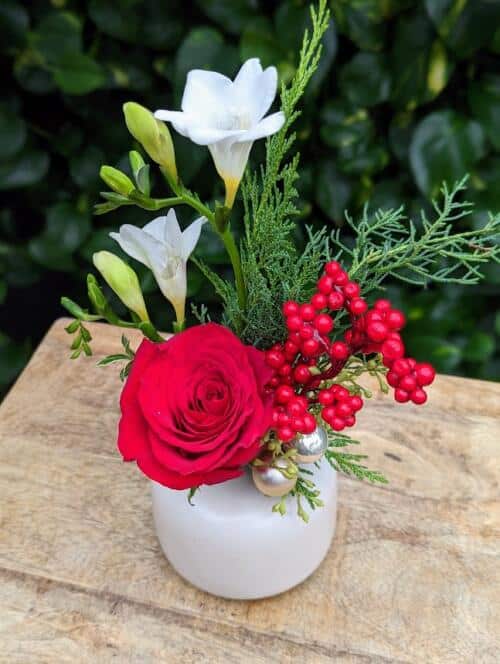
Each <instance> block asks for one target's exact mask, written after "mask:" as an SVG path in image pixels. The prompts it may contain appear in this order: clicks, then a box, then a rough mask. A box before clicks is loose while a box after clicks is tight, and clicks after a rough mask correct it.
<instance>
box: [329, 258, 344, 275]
mask: <svg viewBox="0 0 500 664" xmlns="http://www.w3.org/2000/svg"><path fill="white" fill-rule="evenodd" d="M341 269H342V268H341V266H340V263H337V261H330V262H329V263H327V264H326V265H325V272H326V273H327V275H328V276H329V277H335V275H337V274H338V273H339V272H340V271H341Z"/></svg>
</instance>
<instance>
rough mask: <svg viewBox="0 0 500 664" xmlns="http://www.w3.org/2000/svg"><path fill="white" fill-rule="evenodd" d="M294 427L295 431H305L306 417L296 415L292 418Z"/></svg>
mask: <svg viewBox="0 0 500 664" xmlns="http://www.w3.org/2000/svg"><path fill="white" fill-rule="evenodd" d="M292 428H293V429H295V431H300V432H301V433H302V432H303V429H304V418H303V417H294V418H293V420H292Z"/></svg>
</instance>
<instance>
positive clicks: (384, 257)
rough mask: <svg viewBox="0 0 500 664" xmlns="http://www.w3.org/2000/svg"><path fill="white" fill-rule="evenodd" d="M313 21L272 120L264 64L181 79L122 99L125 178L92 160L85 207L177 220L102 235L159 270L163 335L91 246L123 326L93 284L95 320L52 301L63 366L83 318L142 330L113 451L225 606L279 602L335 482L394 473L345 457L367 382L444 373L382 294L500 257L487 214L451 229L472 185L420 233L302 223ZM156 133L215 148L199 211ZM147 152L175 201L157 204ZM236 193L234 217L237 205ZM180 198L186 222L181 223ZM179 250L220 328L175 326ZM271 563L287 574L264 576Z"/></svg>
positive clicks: (316, 551)
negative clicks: (221, 266) (257, 144)
mask: <svg viewBox="0 0 500 664" xmlns="http://www.w3.org/2000/svg"><path fill="white" fill-rule="evenodd" d="M311 21H312V23H311V29H310V31H309V32H306V34H305V35H304V40H303V46H302V50H301V53H300V58H299V64H298V67H297V70H296V72H295V75H294V77H293V79H292V80H291V82H290V83H289V84H288V85H282V86H281V95H280V97H281V110H279V111H277V112H273V113H271V114H268V112H269V110H270V108H271V106H272V104H273V101H274V99H275V96H276V92H277V85H278V81H277V71H276V69H275V68H274V67H268V68H267V69H262V67H261V65H260V62H259V60H257V59H250V60H248V61H247V62H245V63H244V64H243V66H242V67H241V69H240V71H239V72H238V74H237V75H236V77H235V79H234V80H233V81H232V80H230V79H229V78H227V77H225V76H223V75H221V74H218V73H216V72H210V71H204V70H193V71H191V72H189V74H188V76H187V81H186V86H185V90H184V94H183V98H182V104H181V110H180V111H171V110H168V111H167V110H158V111H156V112H155V113H154V114H153V113H152V112H150V111H149V110H148V109H146V108H144V107H142V106H140V105H138V104H136V103H133V102H129V103H127V104H125V105H124V114H125V121H126V124H127V127H128V129H129V131H130V133H131V134H132V136H133V137H134V139H135V140H136V141H137V143H138V144H139V145H140V146H141V148H142V149H141V151H138V150H134V151H132V152H130V170H131V176H130V177H129V175H127V174H125V173H123V172H121V171H119V170H117V169H115V168H113V167H111V166H103V167H102V169H101V177H102V179H103V180H104V182H105V183H106V184H107V185H108V186H109V189H110V191H107V192H103V193H102V196H103V198H104V202H103V203H101V204H99V205H97V207H96V213H97V214H104V213H107V212H109V211H111V210H116V209H118V208H120V207H122V206H125V205H126V206H134V205H135V206H139V207H140V208H143V209H145V210H150V211H151V212H154V211H159V210H167V209H168V213H166V214H165V215H164V216H163V215H162V216H157V217H156V218H154V219H153V220H152V221H150V222H149V223H147V224H146V225H145V226H144V227H143V228H138V227H136V226H133V225H129V224H126V225H123V226H121V228H120V229H119V232H117V233H111V237H112V238H113V239H114V240H116V242H117V244H118V245H119V246H120V247H121V249H122V250H123V252H124V253H125V254H127V255H128V256H129V257H130V258H131V259H132V260H133V261H138V262H139V263H142V264H143V265H145V266H146V267H147V268H149V269H150V270H151V272H152V274H153V275H154V278H155V279H156V282H157V283H158V287H159V289H160V290H161V292H162V294H163V295H164V296H165V298H166V299H167V300H168V301H169V302H170V303H171V305H172V307H173V310H174V312H175V322H174V324H173V330H172V331H173V333H174V334H173V336H165V335H164V334H162V333H160V332H159V331H158V330H157V329H156V327H155V325H154V323H153V322H152V321H151V319H150V316H149V314H148V310H147V307H146V303H145V301H144V297H143V294H142V292H141V288H140V285H139V279H138V277H137V275H136V273H135V272H134V270H133V268H132V267H131V266H130V265H129V264H128V263H126V262H125V261H124V260H122V258H120V257H118V256H116V255H114V254H112V253H110V252H107V251H101V252H98V253H96V254H95V255H94V265H95V267H96V269H97V271H98V273H100V275H101V277H102V278H103V280H104V282H106V284H107V286H109V288H110V289H111V290H112V291H114V293H115V294H116V295H117V296H118V298H119V299H120V300H121V301H122V303H123V304H124V305H125V307H126V308H127V310H128V311H129V313H130V315H129V316H128V317H127V318H126V319H122V318H120V317H119V316H118V315H117V314H116V313H115V311H114V310H113V308H112V306H111V304H110V302H109V300H108V298H107V295H106V293H105V291H104V290H103V289H102V288H101V286H100V284H99V283H98V281H97V279H96V277H95V276H94V275H92V274H90V275H89V276H88V279H87V285H88V295H89V299H90V303H91V306H92V309H91V312H89V311H88V310H85V309H82V308H81V307H79V306H78V305H77V304H75V303H74V302H72V301H70V300H68V299H67V298H63V299H62V304H63V306H64V307H65V308H66V309H67V310H69V311H70V313H71V314H72V315H73V316H74V317H75V320H74V321H73V322H71V323H70V325H69V326H68V327H67V331H68V332H69V333H71V334H74V335H75V337H74V341H73V344H72V351H73V352H72V357H73V358H76V357H78V356H79V355H81V354H82V353H83V354H85V355H90V354H91V347H90V341H91V335H90V332H89V330H88V329H87V327H86V326H85V324H86V322H87V321H95V320H101V319H104V320H106V321H108V322H110V323H112V324H114V325H118V326H121V327H123V328H137V329H138V330H140V331H141V332H142V334H143V335H144V340H143V341H142V343H141V344H140V346H139V347H138V348H137V349H136V350H135V351H134V350H133V349H132V348H131V345H130V342H129V340H128V339H127V338H126V336H125V335H124V336H123V337H122V343H123V352H120V353H117V354H115V355H111V356H108V357H106V358H104V359H103V360H101V361H100V362H99V364H100V365H107V364H111V363H115V362H122V363H123V367H122V369H121V377H122V379H123V380H125V381H126V382H125V385H124V388H123V392H122V395H121V400H120V406H121V414H122V415H121V420H120V424H119V433H118V448H119V450H120V453H121V455H122V456H123V459H124V460H125V461H135V462H136V463H137V465H138V467H139V468H140V470H141V471H142V472H143V473H144V474H145V475H146V476H147V477H148V478H150V479H151V480H152V486H153V507H154V515H155V523H156V528H157V532H158V535H159V538H160V542H161V544H162V547H163V549H164V551H165V553H166V555H167V557H168V558H169V559H170V561H171V562H172V564H173V565H174V567H175V568H176V569H177V570H178V571H179V572H180V573H181V574H182V575H183V576H185V577H186V578H187V579H188V580H190V581H191V582H193V583H194V584H195V585H198V586H199V587H201V588H203V589H205V590H208V591H210V592H214V593H216V594H220V595H224V596H227V597H239V598H252V597H261V596H265V595H270V594H274V593H277V592H281V591H283V590H285V589H287V588H289V587H291V586H293V585H295V584H297V583H299V582H300V581H302V580H303V579H304V578H305V577H307V576H308V575H309V574H310V573H312V572H313V571H314V569H315V568H316V567H317V566H318V565H319V563H320V562H321V560H322V558H323V557H324V555H325V554H326V552H327V550H328V547H329V545H330V542H331V539H332V536H333V532H334V527H335V514H336V471H340V472H343V473H347V474H349V475H353V476H355V477H357V478H359V479H366V480H369V481H370V482H386V481H387V480H386V479H385V478H384V476H383V475H382V474H381V473H379V472H377V471H374V470H370V469H369V468H368V467H367V466H366V464H365V457H364V455H360V454H354V453H352V452H350V451H347V449H346V448H349V446H351V445H353V444H356V443H357V441H355V440H353V439H352V438H350V437H349V436H348V435H347V434H346V433H345V432H346V431H347V430H348V429H350V428H351V427H353V426H354V425H355V424H356V416H357V413H358V411H360V410H361V409H362V408H363V407H364V405H365V401H366V400H367V399H369V398H370V397H371V396H372V389H371V387H369V386H368V385H367V383H366V382H364V381H363V376H364V374H368V375H369V376H371V377H372V383H373V382H374V383H375V385H377V386H378V387H379V388H380V390H381V391H382V392H384V393H387V392H389V391H390V390H392V393H393V396H394V399H395V400H396V401H397V402H399V403H405V402H411V403H413V404H417V405H422V404H424V403H425V401H426V400H427V392H426V390H427V387H428V386H429V385H430V384H431V383H432V381H433V380H434V376H435V372H434V369H433V367H432V366H431V365H430V364H428V363H426V362H417V361H416V360H415V359H413V358H411V357H408V356H407V354H406V351H405V346H404V342H403V340H402V337H401V331H402V329H403V327H404V325H405V316H404V314H403V313H402V312H401V311H399V310H398V309H396V308H395V307H393V306H392V304H391V302H390V301H389V300H387V299H385V298H382V297H379V298H378V299H376V297H374V296H375V294H376V292H377V290H379V291H380V290H381V289H382V288H383V282H384V280H385V279H386V278H387V277H390V278H394V279H403V280H404V281H406V282H408V283H410V284H412V285H414V286H421V287H426V286H427V285H428V284H430V283H431V282H433V281H440V282H443V281H449V282H459V283H475V282H477V280H478V279H479V278H480V276H481V274H480V267H481V265H482V264H483V263H485V262H486V261H488V260H490V259H492V258H494V259H496V260H498V245H495V242H494V237H495V235H496V234H498V227H499V223H498V222H499V220H498V217H497V218H493V217H492V218H491V219H490V220H489V221H488V222H487V223H485V224H484V226H483V227H482V228H479V229H478V230H474V231H467V230H466V231H464V230H461V228H460V219H461V218H463V217H464V216H465V215H467V214H468V213H469V210H470V208H469V206H468V204H467V203H465V202H461V201H460V192H461V191H462V190H463V189H464V183H463V182H461V183H459V184H457V185H456V186H455V187H454V188H453V190H452V191H451V192H450V191H449V190H448V189H447V188H446V187H443V190H442V200H441V201H440V202H435V203H434V212H433V216H432V218H429V216H428V215H426V214H425V213H424V212H422V214H421V216H420V218H419V219H418V220H417V221H416V222H413V221H411V220H410V219H408V218H407V217H406V216H405V214H404V211H403V209H402V208H400V209H398V210H392V211H379V212H375V213H372V212H370V210H369V208H368V207H366V208H365V211H364V214H363V216H362V218H361V219H359V220H357V221H354V220H352V219H351V218H350V217H348V216H346V219H347V224H348V226H349V228H350V230H351V233H352V235H353V236H354V239H353V240H352V241H349V242H348V243H347V242H345V241H343V239H342V238H341V236H340V233H339V231H335V232H333V233H331V232H329V231H328V230H327V229H326V228H315V227H314V226H311V227H308V228H301V227H300V224H298V223H297V222H296V220H297V218H298V215H297V213H298V210H297V206H296V202H297V191H296V189H295V183H296V181H297V178H298V177H299V173H298V162H299V155H298V154H293V152H291V149H292V147H293V144H294V140H295V135H294V134H293V133H291V127H292V125H293V123H294V121H295V120H296V119H297V117H298V115H299V113H300V111H299V110H298V103H299V101H300V98H301V96H302V94H303V92H304V89H305V87H306V85H307V83H308V81H309V80H310V78H311V76H312V75H313V73H314V71H315V69H316V67H317V65H318V62H319V58H320V53H321V39H322V35H323V33H324V31H325V30H326V28H327V27H328V23H329V15H328V10H327V7H326V1H324V0H322V1H321V2H320V3H319V5H318V7H317V9H312V11H311ZM165 123H169V124H170V125H171V126H172V127H173V128H174V129H175V130H176V131H177V132H178V133H179V134H181V135H183V136H185V137H187V138H189V139H190V140H191V141H193V142H194V143H196V144H198V145H200V146H202V147H201V148H200V149H205V147H207V148H208V149H209V151H210V153H211V156H212V159H213V163H214V166H215V168H216V170H217V172H218V174H219V175H220V177H221V179H222V181H223V183H224V188H225V200H224V203H221V202H218V201H216V202H215V203H213V204H208V203H205V202H203V201H202V200H201V199H200V198H199V197H198V196H197V195H196V193H194V192H192V191H189V190H188V189H187V188H186V187H185V186H184V185H183V183H182V179H181V176H182V174H179V173H178V172H177V166H176V159H175V149H174V144H173V141H172V137H171V134H170V131H169V128H168V125H167V124H165ZM264 137H267V142H266V158H265V162H264V163H263V164H261V165H260V166H259V167H258V168H257V170H256V171H250V170H249V169H247V164H248V159H249V154H250V151H251V148H252V145H253V143H254V141H256V140H258V139H261V138H264ZM147 158H149V160H150V161H151V162H152V163H153V165H154V166H155V167H158V169H159V172H160V174H161V176H162V179H163V180H164V182H165V183H166V185H167V187H168V189H169V190H170V192H169V196H168V197H163V198H159V197H154V196H153V195H152V192H151V182H150V168H151V164H150V163H146V159H147ZM238 194H240V195H241V200H242V203H243V206H242V209H243V219H238V218H237V217H236V215H234V214H233V206H234V203H235V200H236V198H237V195H238ZM177 206H188V207H189V208H191V209H192V210H194V212H195V213H196V218H195V220H194V221H192V223H191V224H189V225H188V226H187V227H185V228H184V230H182V229H181V227H180V225H179V223H178V220H177V217H176V212H175V207H177ZM235 217H236V218H235ZM233 225H236V227H237V229H238V230H239V231H240V235H239V240H238V239H237V238H236V237H235V235H234V234H233ZM202 232H203V233H205V232H213V233H215V234H216V235H217V236H218V237H219V238H220V240H221V242H222V244H223V246H224V247H225V249H226V251H227V253H228V256H229V259H230V261H231V265H232V268H233V271H234V279H232V278H230V279H228V280H226V279H224V278H223V277H221V276H220V275H219V274H216V273H215V272H213V271H212V270H211V268H209V267H208V266H207V265H206V264H204V263H203V262H201V261H200V260H199V259H197V258H196V255H195V254H193V252H194V251H195V248H196V245H197V242H198V239H199V237H200V234H201V233H202ZM189 259H191V260H192V261H193V262H194V263H195V264H196V266H197V268H198V269H199V270H200V271H201V272H202V273H203V275H204V276H205V277H206V278H207V279H208V280H209V281H210V282H211V284H212V285H213V287H214V288H215V290H216V292H217V294H218V295H219V296H220V299H221V302H222V317H221V320H220V321H219V322H213V321H211V320H210V319H209V317H208V315H207V310H206V308H204V307H201V308H197V307H195V306H193V307H192V313H193V316H191V318H193V319H194V318H196V319H197V320H198V323H199V324H196V325H192V326H190V327H188V328H187V329H186V311H185V308H186V289H187V278H186V272H187V264H188V261H189ZM200 487H202V490H201V491H200V495H199V496H196V502H195V505H194V506H192V505H193V497H194V494H195V492H197V491H198V489H200ZM293 503H295V505H296V509H293V508H292V506H293ZM280 516H281V518H280ZM307 522H309V523H308V525H306V523H307ZM272 559H276V560H279V561H280V564H279V566H276V565H269V561H270V560H272ZM277 568H279V569H277Z"/></svg>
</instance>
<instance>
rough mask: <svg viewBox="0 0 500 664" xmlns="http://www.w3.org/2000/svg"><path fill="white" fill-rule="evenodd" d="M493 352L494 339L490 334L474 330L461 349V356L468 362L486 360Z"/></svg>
mask: <svg viewBox="0 0 500 664" xmlns="http://www.w3.org/2000/svg"><path fill="white" fill-rule="evenodd" d="M494 352H495V339H494V338H493V336H492V335H491V334H486V333H485V332H475V333H474V334H473V335H471V336H470V337H469V338H468V340H467V343H466V345H465V348H464V350H463V358H464V360H467V361H468V362H486V361H487V360H489V359H490V357H491V356H492V355H493V353H494Z"/></svg>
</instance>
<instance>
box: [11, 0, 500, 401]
mask: <svg viewBox="0 0 500 664" xmlns="http://www.w3.org/2000/svg"><path fill="white" fill-rule="evenodd" d="M307 4H308V3H307V2H302V1H300V0H283V1H281V2H270V1H264V0H261V1H259V0H231V1H229V0H197V1H196V2H186V1H181V0H169V1H168V2H165V1H163V2H157V1H156V0H146V1H140V0H121V1H120V2H113V1H111V0H91V1H90V2H73V1H71V0H52V2H40V1H38V2H37V1H35V2H30V3H29V6H27V3H21V2H16V1H14V0H2V3H1V5H0V26H1V35H2V39H1V42H0V49H1V66H2V81H3V92H4V95H3V97H4V101H2V102H1V104H0V144H1V150H0V195H1V197H2V206H1V216H0V304H1V305H2V311H1V314H0V385H1V386H3V388H4V389H5V387H6V386H7V385H8V384H9V383H10V382H11V381H12V380H13V379H14V378H15V376H16V374H17V373H18V372H19V371H20V370H21V368H22V367H23V365H24V364H25V362H26V361H27V359H28V358H29V355H30V353H31V351H32V349H33V347H34V346H35V345H36V343H37V342H38V341H39V339H40V338H41V336H42V334H43V333H44V332H45V330H46V329H47V327H48V326H49V324H50V323H51V321H52V320H54V319H55V318H57V317H58V316H60V315H62V313H63V312H62V310H61V308H60V306H59V297H60V295H61V294H65V295H68V296H70V297H72V298H73V299H76V300H79V301H80V302H82V303H84V302H85V293H84V277H85V274H86V272H87V271H88V270H89V269H90V258H91V255H92V253H93V251H95V250H97V249H103V248H109V249H113V250H116V249H117V246H116V245H114V243H113V242H112V241H111V240H110V239H109V238H108V236H107V234H108V232H109V231H110V230H112V229H116V227H117V226H119V225H120V224H122V223H136V224H142V223H144V222H145V221H147V220H148V219H150V218H151V216H152V215H151V213H145V212H142V211H140V210H138V209H135V208H121V209H120V210H118V211H116V212H114V213H111V214H109V215H106V216H102V217H94V216H93V215H92V206H93V204H94V203H95V202H96V201H97V198H98V192H99V190H100V189H103V188H105V187H103V186H102V184H100V182H99V178H98V169H99V166H100V165H101V164H102V163H108V164H111V165H115V166H118V167H121V168H123V169H124V170H126V169H127V152H128V150H129V149H131V148H132V147H133V143H132V140H131V137H130V136H129V135H128V133H127V131H126V128H125V124H124V122H123V118H122V112H121V105H122V103H123V102H124V101H127V100H135V101H138V102H140V103H142V104H144V105H146V106H148V107H149V108H151V109H156V108H170V109H173V108H177V107H178V106H179V102H180V97H181V94H182V89H183V85H184V80H185V76H186V73H187V72H188V71H189V70H190V69H192V68H195V67H197V68H199V67H205V68H208V69H215V70H218V71H221V72H223V73H226V74H228V75H231V76H232V75H234V73H235V72H236V70H237V68H238V67H239V65H240V64H241V62H242V61H244V60H245V59H246V58H248V57H251V56H258V57H260V58H261V60H262V63H263V65H268V64H275V65H276V66H277V67H278V70H279V74H280V77H281V79H282V80H285V81H286V80H288V79H289V78H290V77H291V76H292V75H293V72H294V68H295V65H296V58H297V52H298V48H299V44H300V40H301V35H302V32H303V29H304V26H305V25H306V24H307V22H308V6H307ZM331 9H332V13H333V21H332V24H331V27H330V29H329V31H328V33H327V35H326V37H325V40H324V56H323V59H322V62H321V65H320V68H319V71H318V72H317V74H316V75H315V77H314V79H313V83H312V85H311V86H310V88H309V89H308V92H307V96H306V99H305V105H304V113H303V116H302V118H301V119H300V121H299V123H298V125H297V130H298V136H299V147H300V150H301V152H302V156H303V159H302V164H303V174H302V179H301V182H300V194H301V209H302V218H301V220H300V221H299V223H300V224H305V223H306V222H308V223H311V222H313V223H315V224H324V223H326V224H329V225H330V226H332V227H334V226H339V225H342V223H343V212H344V210H345V209H348V210H349V211H350V213H351V214H353V215H356V214H357V213H359V212H360V210H361V208H362V206H363V204H364V203H365V202H366V201H367V200H371V202H372V205H373V206H375V207H394V206H399V205H400V204H401V203H404V204H405V205H406V206H407V207H408V209H409V210H411V211H414V212H415V211H418V209H419V208H421V207H422V206H428V201H429V198H430V197H432V196H433V195H435V194H436V193H437V192H438V189H439V186H440V183H441V181H442V180H447V181H448V182H450V183H451V182H452V181H454V180H455V179H457V178H460V177H462V175H464V173H466V172H469V173H470V174H471V177H470V180H469V190H468V199H469V200H471V201H473V202H474V203H475V204H476V211H475V213H474V215H473V217H472V218H471V219H470V223H471V224H473V225H480V224H482V223H483V222H484V219H485V218H486V214H487V210H492V211H498V210H499V209H500V187H499V186H498V185H499V179H500V76H499V71H500V70H499V58H498V55H499V53H500V28H498V26H499V25H500V2H498V0H460V1H458V0H425V1H412V0H335V1H332V2H331ZM174 141H175V144H176V150H177V158H178V163H179V170H180V173H181V175H182V177H183V179H184V181H185V182H186V183H187V184H188V185H189V186H190V187H191V188H193V189H196V190H197V191H198V192H199V193H200V195H201V196H202V197H205V198H207V199H212V198H213V197H214V196H219V198H221V195H222V189H221V185H220V182H219V181H218V179H217V177H216V175H215V172H214V169H213V167H212V164H211V161H210V159H209V155H208V151H207V150H205V149H203V148H198V147H197V146H193V145H191V144H190V143H188V142H187V141H186V140H185V139H181V138H180V137H178V136H177V135H174ZM262 149H263V144H262V142H261V144H259V145H256V146H254V151H253V157H254V158H255V159H258V157H259V154H260V155H262ZM235 216H236V215H235ZM184 218H186V217H184ZM113 245H114V246H113ZM199 253H200V254H201V255H202V256H203V257H204V258H205V260H207V261H209V262H211V263H212V264H215V265H218V267H219V269H220V270H225V269H226V266H225V258H224V255H223V253H222V252H221V249H220V247H219V246H218V244H217V240H216V239H215V238H214V237H213V236H212V235H210V233H204V234H203V236H202V242H201V244H200V245H199ZM141 275H142V279H143V285H144V288H145V290H146V292H147V293H148V297H149V298H150V301H151V298H152V300H153V305H152V306H151V307H150V310H152V311H154V312H156V320H155V322H157V324H158V326H159V327H163V326H166V325H168V320H169V318H168V317H169V315H170V313H169V311H168V305H167V303H166V302H165V301H164V300H163V299H162V298H161V297H160V296H159V294H158V292H157V291H156V289H155V285H154V283H152V280H151V279H150V278H148V277H147V276H146V275H145V274H144V273H142V272H141ZM499 283H500V269H499V266H490V267H488V269H487V278H486V279H485V281H484V282H483V283H482V284H481V285H480V286H477V287H473V288H461V287H456V286H450V287H443V288H435V287H433V288H431V289H429V290H427V291H423V292H416V291H414V290H412V289H411V288H409V287H405V286H401V285H400V284H399V285H394V286H391V287H390V289H389V290H390V293H389V294H390V296H391V297H392V298H394V300H395V301H396V302H397V303H398V304H399V305H400V306H402V307H403V308H404V309H405V311H406V312H407V314H408V317H409V326H408V331H407V335H406V339H407V341H408V347H409V349H410V351H411V352H412V353H413V354H415V355H416V356H417V357H421V358H424V357H426V358H428V359H430V360H431V361H432V362H434V363H435V365H436V366H437V368H438V369H439V370H440V371H444V372H448V373H458V374H462V375H468V376H478V377H484V378H490V379H492V378H493V379H495V378H498V376H499V373H500V370H499V366H500V362H499V355H498V352H497V348H498V335H499V334H500V313H499V312H498V311H496V306H497V303H496V301H495V299H494V298H495V295H498V292H499ZM190 293H191V295H193V296H195V297H196V298H198V299H199V300H203V301H206V302H207V303H208V304H209V305H211V306H212V307H216V306H217V305H216V298H215V296H214V294H213V292H212V291H211V289H210V288H209V287H207V286H206V285H204V284H203V283H202V280H201V277H200V275H198V274H197V273H196V271H195V269H194V268H193V269H192V270H191V274H190Z"/></svg>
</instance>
